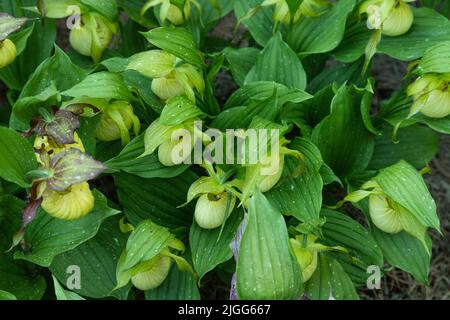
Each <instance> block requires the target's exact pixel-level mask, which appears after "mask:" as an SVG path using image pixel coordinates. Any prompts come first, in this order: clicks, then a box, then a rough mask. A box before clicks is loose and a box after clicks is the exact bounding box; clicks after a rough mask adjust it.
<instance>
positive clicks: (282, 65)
mask: <svg viewBox="0 0 450 320" xmlns="http://www.w3.org/2000/svg"><path fill="white" fill-rule="evenodd" d="M274 61H276V63H274ZM254 81H274V82H277V83H280V84H283V85H285V86H286V87H288V88H295V89H299V90H304V89H305V88H306V73H305V70H304V69H303V65H302V62H301V61H300V59H299V57H298V56H297V54H296V53H295V52H294V51H292V49H291V48H290V47H289V46H288V45H287V44H286V42H284V41H283V38H282V37H281V33H279V32H277V33H276V34H275V35H274V36H273V37H272V39H271V40H270V41H269V42H268V43H267V45H266V47H265V48H264V50H263V51H261V53H260V54H259V56H258V57H257V59H256V63H255V65H254V66H253V68H252V69H251V70H250V71H249V73H248V74H247V77H246V78H245V84H249V83H252V82H254Z"/></svg>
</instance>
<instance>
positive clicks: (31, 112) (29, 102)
mask: <svg viewBox="0 0 450 320" xmlns="http://www.w3.org/2000/svg"><path fill="white" fill-rule="evenodd" d="M85 76H86V71H84V70H82V69H81V68H79V67H78V66H76V65H75V64H73V63H72V62H71V61H70V59H69V57H68V56H67V55H66V54H65V53H64V52H63V51H62V50H61V49H59V48H58V47H56V51H55V54H54V55H53V56H52V57H50V58H48V59H47V60H45V61H44V62H42V64H41V65H40V66H39V67H38V68H37V69H36V70H35V71H34V73H33V75H32V76H31V77H30V79H29V80H28V82H27V83H26V84H25V86H24V87H23V90H22V92H21V93H20V96H19V98H18V99H17V101H16V102H15V104H14V106H13V116H14V118H15V120H17V121H18V122H19V123H20V125H19V124H17V125H15V126H14V128H15V127H18V128H17V129H20V128H28V127H29V123H30V121H31V120H32V119H33V118H35V117H37V116H39V112H38V111H39V108H41V107H44V108H48V107H49V105H51V103H46V99H50V98H51V97H54V96H55V95H56V91H64V90H67V89H69V88H71V87H72V86H74V85H75V84H77V83H79V82H80V81H81V80H83V79H84V77H85ZM49 88H53V89H54V90H53V91H52V92H51V94H48V95H47V97H46V99H43V98H42V97H44V95H43V93H44V92H46V91H47V92H48V90H49ZM101 89H102V90H104V89H105V88H104V87H102V88H101ZM102 90H99V89H98V88H97V92H98V91H102ZM51 102H52V103H55V102H56V100H55V99H53V100H52V101H51ZM12 124H13V123H12Z"/></svg>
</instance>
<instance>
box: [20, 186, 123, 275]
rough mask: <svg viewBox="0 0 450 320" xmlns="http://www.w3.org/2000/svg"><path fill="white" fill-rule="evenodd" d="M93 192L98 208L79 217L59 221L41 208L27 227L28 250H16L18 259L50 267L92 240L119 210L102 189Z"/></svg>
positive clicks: (95, 207) (26, 242)
mask: <svg viewBox="0 0 450 320" xmlns="http://www.w3.org/2000/svg"><path fill="white" fill-rule="evenodd" d="M93 193H94V197H95V206H94V209H93V210H92V212H91V213H90V214H88V215H87V216H86V217H84V218H81V219H78V220H74V221H66V220H58V219H55V218H52V217H51V216H50V215H48V214H46V213H45V212H44V211H43V210H41V211H40V212H39V213H38V215H37V216H36V218H35V219H34V220H33V221H32V222H31V223H30V224H28V226H27V228H26V230H25V239H24V240H25V244H26V250H25V251H23V252H22V251H18V252H16V253H15V254H14V258H15V259H22V260H27V261H30V262H33V263H35V264H37V265H40V266H43V267H49V266H50V265H51V263H52V261H53V258H54V257H56V256H57V255H59V254H61V253H64V252H66V251H70V250H72V249H74V248H76V247H78V246H79V245H81V244H82V243H84V242H86V241H88V240H90V239H92V238H93V237H94V236H95V235H96V234H97V232H98V230H99V228H100V225H101V224H102V222H103V221H104V220H105V219H106V218H108V217H110V216H113V215H115V214H117V213H118V211H116V210H114V209H111V208H109V207H108V206H107V200H106V198H105V196H103V195H102V194H101V193H100V192H98V191H94V192H93Z"/></svg>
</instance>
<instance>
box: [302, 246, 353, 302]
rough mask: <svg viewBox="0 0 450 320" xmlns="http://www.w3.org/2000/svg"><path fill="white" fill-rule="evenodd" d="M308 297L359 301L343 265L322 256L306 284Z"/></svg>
mask: <svg viewBox="0 0 450 320" xmlns="http://www.w3.org/2000/svg"><path fill="white" fill-rule="evenodd" d="M306 295H307V296H308V298H309V299H312V300H359V297H358V294H357V293H356V290H355V286H354V285H353V283H352V281H351V279H350V278H349V276H348V275H347V274H346V273H345V271H344V269H343V268H342V266H341V264H340V263H339V262H337V261H336V260H334V259H330V258H328V257H326V256H324V255H322V254H321V255H319V262H318V264H317V269H316V271H315V272H314V274H313V276H312V277H311V279H310V280H309V281H308V282H307V284H306Z"/></svg>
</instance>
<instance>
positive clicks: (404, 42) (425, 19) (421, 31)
mask: <svg viewBox="0 0 450 320" xmlns="http://www.w3.org/2000/svg"><path fill="white" fill-rule="evenodd" d="M371 34H372V31H371V30H369V29H367V25H366V23H365V21H364V22H361V23H358V24H355V25H352V26H351V27H349V29H348V30H347V31H346V34H345V37H344V40H343V41H342V43H341V45H340V46H339V47H338V48H337V49H336V51H335V52H334V56H335V57H336V58H337V59H338V60H339V61H343V62H352V61H355V60H357V59H358V58H359V57H361V56H363V55H364V49H365V47H366V45H367V42H368V41H369V38H370V36H371ZM445 41H450V21H449V20H448V19H447V18H446V17H444V16H442V15H440V14H439V13H437V12H436V11H435V10H433V9H430V8H418V9H414V23H413V26H412V27H411V29H410V30H409V31H408V32H407V33H406V34H404V35H402V36H398V37H387V36H383V37H382V39H381V42H380V44H379V45H378V48H377V52H378V53H384V54H387V55H389V56H391V57H393V58H395V59H399V60H403V61H412V60H415V59H418V58H420V57H422V56H423V54H424V53H425V51H427V50H428V49H429V48H430V47H431V46H433V45H436V44H439V43H442V42H445Z"/></svg>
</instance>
